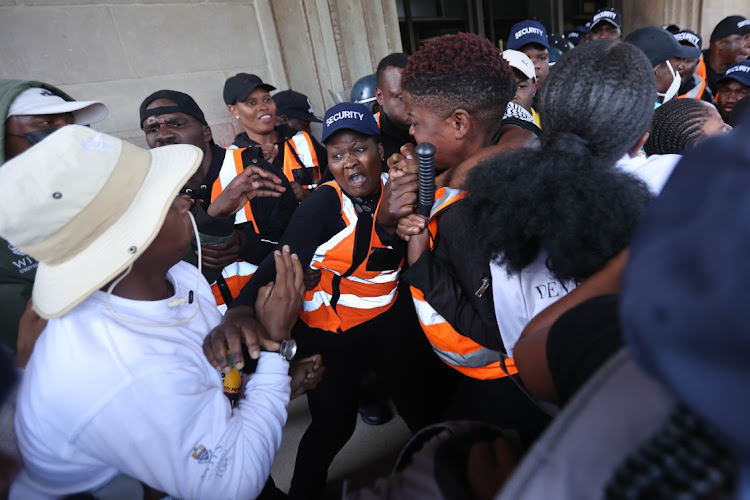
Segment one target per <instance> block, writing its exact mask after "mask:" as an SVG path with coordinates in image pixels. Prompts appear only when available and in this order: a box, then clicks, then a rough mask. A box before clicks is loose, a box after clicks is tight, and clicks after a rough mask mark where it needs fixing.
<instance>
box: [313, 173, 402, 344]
mask: <svg viewBox="0 0 750 500" xmlns="http://www.w3.org/2000/svg"><path fill="white" fill-rule="evenodd" d="M387 179H388V175H387V174H383V175H381V188H382V185H383V184H384V183H385V181H386V180H387ZM324 185H328V186H331V187H333V188H334V189H335V190H336V192H337V193H338V196H339V201H340V202H341V218H342V219H343V220H344V223H345V224H346V227H345V228H344V229H342V230H341V231H339V232H338V233H337V234H336V235H334V236H333V237H332V238H331V239H329V240H328V241H326V242H325V243H323V244H322V245H320V246H318V248H317V249H316V250H315V254H314V255H313V258H312V260H311V261H310V267H311V268H312V269H319V270H320V271H321V276H320V282H319V283H318V286H316V287H315V288H313V289H312V290H306V291H305V298H304V303H303V307H302V311H301V312H300V315H299V317H300V319H301V320H302V321H304V322H305V324H307V325H308V326H309V327H311V328H318V329H320V330H325V331H329V332H336V333H342V332H345V331H347V330H349V329H350V328H352V327H355V326H357V325H360V324H362V323H364V322H366V321H369V320H371V319H373V318H375V317H376V316H378V315H380V314H382V313H384V312H385V311H387V310H388V309H390V307H391V306H392V305H393V302H394V301H395V300H396V294H397V285H398V275H399V272H400V269H401V263H403V259H401V261H400V262H399V263H398V265H397V266H396V268H395V269H389V270H383V271H370V270H368V269H367V264H368V260H369V256H370V255H372V254H373V249H378V248H381V249H390V250H391V251H393V249H392V248H391V247H389V246H387V245H385V244H383V243H382V242H381V241H380V238H379V237H378V235H377V233H376V232H375V227H374V224H373V226H372V227H371V228H370V230H369V232H368V233H367V234H368V236H369V242H368V244H367V254H366V255H367V257H366V258H365V259H364V260H363V261H362V262H360V263H359V265H357V266H356V269H352V267H354V266H355V264H356V256H355V240H356V238H355V236H357V223H358V220H359V217H357V212H356V210H355V208H354V204H353V203H352V201H351V200H350V199H349V198H348V197H347V196H344V195H343V194H342V192H341V188H340V187H339V185H338V184H337V183H336V182H327V183H325V184H324ZM381 198H382V189H381ZM378 205H380V201H378ZM376 218H377V210H376V211H375V213H374V214H373V215H372V220H373V221H374V220H375V219H376ZM365 227H366V226H365ZM359 237H362V235H360V236H359ZM357 244H359V245H362V242H357Z"/></svg>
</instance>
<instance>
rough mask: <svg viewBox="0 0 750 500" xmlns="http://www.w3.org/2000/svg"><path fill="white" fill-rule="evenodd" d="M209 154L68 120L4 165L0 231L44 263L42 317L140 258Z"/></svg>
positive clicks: (63, 309)
mask: <svg viewBox="0 0 750 500" xmlns="http://www.w3.org/2000/svg"><path fill="white" fill-rule="evenodd" d="M202 157H203V153H202V152H201V150H200V149H199V148H197V147H195V146H190V145H186V144H179V145H172V146H165V147H162V148H158V149H153V150H150V151H147V150H145V149H141V148H139V147H137V146H134V145H133V144H130V143H128V142H124V141H122V140H120V139H118V138H116V137H112V136H109V135H106V134H103V133H101V132H97V131H95V130H92V129H90V128H88V127H82V126H80V125H68V126H66V127H63V128H61V129H60V130H58V131H57V132H55V133H54V134H52V135H50V136H49V137H47V138H46V139H44V140H43V141H41V142H40V143H39V144H37V145H35V146H33V147H32V148H30V149H29V150H27V151H26V152H24V153H23V154H21V155H19V156H17V157H15V158H13V159H12V160H10V161H8V162H7V163H5V164H4V165H3V166H2V167H0V186H3V190H4V191H5V193H6V195H5V196H2V197H0V213H2V214H3V215H2V217H1V218H0V236H2V237H3V238H5V239H6V240H8V241H9V242H10V243H12V244H13V245H15V246H16V247H18V248H19V249H20V250H22V251H24V252H25V253H27V254H29V255H31V256H32V257H34V258H35V259H37V260H38V261H39V267H38V269H37V273H36V279H35V281H34V290H33V293H32V298H33V301H34V309H36V311H37V312H38V313H39V315H40V316H42V317H43V318H54V317H58V316H62V315H63V314H65V313H67V312H68V311H70V310H71V309H73V308H74V307H75V306H76V305H78V304H80V303H81V302H82V301H83V300H84V299H86V297H88V296H89V295H91V294H92V293H93V292H94V291H96V290H98V289H100V288H101V287H103V286H104V285H105V284H107V283H108V282H110V281H111V280H112V279H114V278H115V277H116V276H117V275H118V274H120V273H121V272H122V271H123V270H124V269H125V268H126V267H127V266H128V265H129V264H130V263H131V262H133V261H135V260H136V259H137V258H138V257H139V256H140V255H141V254H142V253H143V251H144V250H145V249H146V248H147V247H148V246H149V244H151V242H152V241H153V239H154V238H155V237H156V235H157V233H158V232H159V230H160V229H161V226H162V224H163V223H164V219H165V218H166V215H167V211H168V210H169V207H170V206H171V204H172V201H173V200H174V198H175V196H177V193H178V192H179V190H180V189H181V188H182V186H183V185H184V184H185V183H186V182H187V180H188V179H189V178H190V176H191V175H192V174H193V173H194V172H195V171H196V170H197V169H198V166H199V164H200V162H201V159H202Z"/></svg>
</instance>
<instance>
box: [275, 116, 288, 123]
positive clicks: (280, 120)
mask: <svg viewBox="0 0 750 500" xmlns="http://www.w3.org/2000/svg"><path fill="white" fill-rule="evenodd" d="M288 121H289V117H288V116H287V115H276V124H277V125H282V124H284V123H286V122H288Z"/></svg>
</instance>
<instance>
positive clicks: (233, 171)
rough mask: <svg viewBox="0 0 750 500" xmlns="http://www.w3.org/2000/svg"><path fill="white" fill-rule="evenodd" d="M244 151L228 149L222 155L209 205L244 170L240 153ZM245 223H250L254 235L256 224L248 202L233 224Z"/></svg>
mask: <svg viewBox="0 0 750 500" xmlns="http://www.w3.org/2000/svg"><path fill="white" fill-rule="evenodd" d="M245 149H247V148H240V149H228V150H227V152H226V153H225V154H224V163H222V164H221V170H219V176H218V177H217V178H216V180H215V181H214V185H213V186H211V203H213V202H214V200H216V198H218V197H219V195H220V194H221V193H222V191H224V190H225V189H226V188H227V186H228V185H229V183H230V182H232V181H233V180H234V178H235V177H237V175H239V174H240V173H241V172H242V171H243V170H245V166H244V165H243V164H242V152H243V151H245ZM245 222H252V223H253V229H254V230H255V232H256V233H257V232H258V224H257V223H256V222H255V215H253V209H252V208H250V202H249V201H248V202H247V203H245V206H243V207H242V210H240V211H239V212H237V214H235V216H234V223H235V224H243V223H245Z"/></svg>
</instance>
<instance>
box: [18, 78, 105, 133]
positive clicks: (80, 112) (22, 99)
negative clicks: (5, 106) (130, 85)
mask: <svg viewBox="0 0 750 500" xmlns="http://www.w3.org/2000/svg"><path fill="white" fill-rule="evenodd" d="M60 113H73V117H74V119H75V123H76V124H78V125H91V124H92V123H96V122H100V121H102V120H104V118H105V117H106V116H107V113H108V110H107V106H105V105H104V103H102V102H101V101H66V100H65V99H63V98H62V97H60V96H59V95H57V94H55V93H54V92H52V91H51V90H47V89H45V88H41V87H32V88H30V89H26V90H24V91H23V92H21V93H20V94H18V95H17V96H16V98H15V99H14V100H13V102H12V103H11V105H10V109H9V110H8V117H10V116H17V115H57V114H60Z"/></svg>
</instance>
